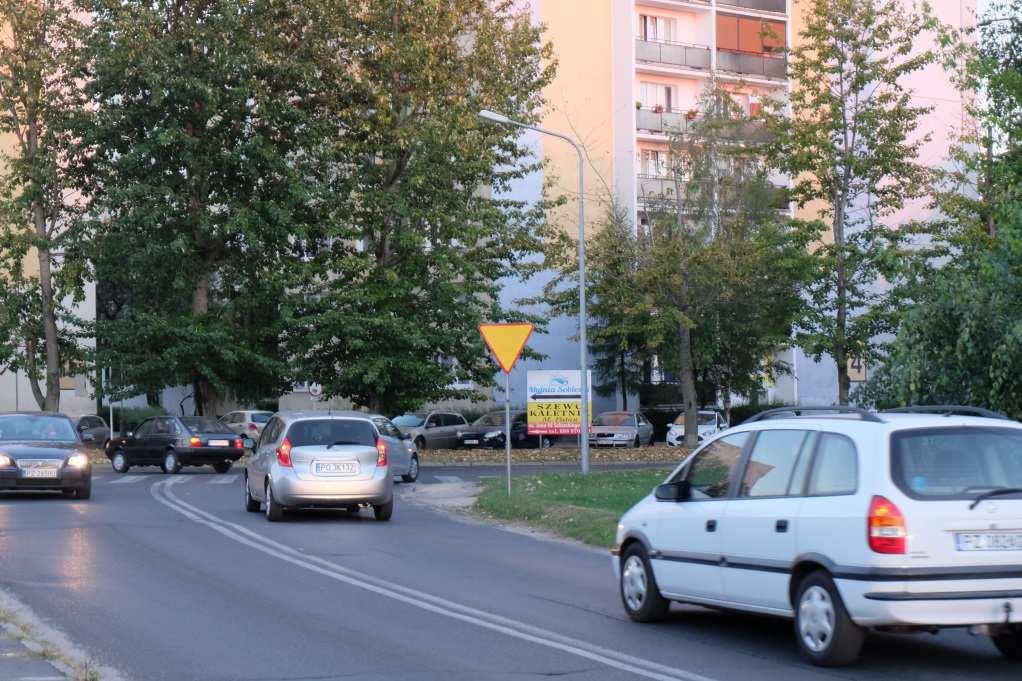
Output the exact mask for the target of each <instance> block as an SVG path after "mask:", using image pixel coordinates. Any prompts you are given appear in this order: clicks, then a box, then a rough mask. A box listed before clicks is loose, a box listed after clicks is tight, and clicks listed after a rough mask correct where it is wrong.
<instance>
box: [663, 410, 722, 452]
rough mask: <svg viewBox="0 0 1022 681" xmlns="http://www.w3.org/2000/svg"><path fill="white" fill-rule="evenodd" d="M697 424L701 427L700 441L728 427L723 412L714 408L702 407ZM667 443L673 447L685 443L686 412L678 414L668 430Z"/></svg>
mask: <svg viewBox="0 0 1022 681" xmlns="http://www.w3.org/2000/svg"><path fill="white" fill-rule="evenodd" d="M696 424H697V425H698V429H699V436H698V437H699V442H702V441H703V440H705V439H706V438H708V437H711V436H713V435H716V434H717V433H719V432H720V431H722V430H726V429H727V427H728V424H727V421H725V420H724V416H723V414H721V413H720V412H718V411H713V410H712V409H700V410H699V416H698V417H697V420H696ZM667 444H668V445H669V446H671V447H679V446H681V445H683V444H685V412H681V413H680V414H678V417H677V418H676V419H674V423H672V424H671V427H670V428H669V429H668V430H667Z"/></svg>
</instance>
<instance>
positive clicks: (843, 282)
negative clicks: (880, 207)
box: [834, 194, 849, 405]
mask: <svg viewBox="0 0 1022 681" xmlns="http://www.w3.org/2000/svg"><path fill="white" fill-rule="evenodd" d="M844 206H845V200H844V195H843V194H842V195H840V197H839V199H838V201H836V202H835V206H834V246H835V247H836V248H837V253H836V256H837V264H836V267H835V273H836V275H837V277H836V279H837V281H836V282H835V284H836V286H835V289H836V290H835V291H834V294H835V296H836V298H837V310H836V313H837V314H836V319H835V320H834V321H835V324H834V362H835V363H837V403H838V404H841V405H845V404H848V387H849V381H848V343H847V337H846V331H847V327H848V281H847V279H846V269H845V250H844V249H845V209H844Z"/></svg>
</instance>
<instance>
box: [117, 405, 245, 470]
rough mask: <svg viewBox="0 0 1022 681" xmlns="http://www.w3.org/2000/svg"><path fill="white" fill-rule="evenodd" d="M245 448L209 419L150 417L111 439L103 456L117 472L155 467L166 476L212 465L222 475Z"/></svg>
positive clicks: (225, 428) (222, 427)
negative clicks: (132, 429) (134, 428)
mask: <svg viewBox="0 0 1022 681" xmlns="http://www.w3.org/2000/svg"><path fill="white" fill-rule="evenodd" d="M245 445H246V442H245V438H242V437H239V436H238V435H235V434H234V432H233V431H232V430H231V429H230V428H228V427H227V426H225V425H224V424H223V423H221V422H220V421H218V420H217V419H215V418H212V417H209V416H154V417H152V418H148V419H146V420H145V421H143V422H142V423H140V424H139V426H138V428H137V429H136V430H135V431H133V432H132V431H128V432H126V433H124V435H123V436H120V437H116V438H113V439H112V440H111V441H110V444H109V445H107V450H106V455H107V458H108V459H110V463H111V464H112V465H113V469H114V471H115V472H117V473H127V472H128V470H130V469H131V467H132V466H159V467H160V468H162V469H163V472H164V473H170V474H173V473H178V472H179V471H180V470H181V468H182V467H184V466H212V467H213V470H215V471H216V472H217V473H221V474H223V473H226V472H227V471H229V470H231V466H232V465H233V464H234V462H235V461H237V460H238V459H240V458H241V457H242V455H244V453H245Z"/></svg>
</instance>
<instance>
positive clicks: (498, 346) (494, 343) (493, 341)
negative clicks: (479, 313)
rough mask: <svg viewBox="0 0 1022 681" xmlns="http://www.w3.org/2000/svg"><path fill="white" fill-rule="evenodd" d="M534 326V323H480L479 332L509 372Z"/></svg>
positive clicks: (507, 372) (502, 366) (504, 368)
mask: <svg viewBox="0 0 1022 681" xmlns="http://www.w3.org/2000/svg"><path fill="white" fill-rule="evenodd" d="M532 328H533V327H532V324H480V325H479V333H481V334H482V335H483V340H484V341H486V345H488V346H489V348H490V351H491V352H492V353H493V356H494V357H496V358H497V363H498V364H500V368H501V369H503V370H504V373H506V374H509V373H511V367H513V366H514V365H515V362H517V361H518V356H519V355H520V354H522V349H523V348H525V344H526V343H527V342H528V340H529V336H531V335H532Z"/></svg>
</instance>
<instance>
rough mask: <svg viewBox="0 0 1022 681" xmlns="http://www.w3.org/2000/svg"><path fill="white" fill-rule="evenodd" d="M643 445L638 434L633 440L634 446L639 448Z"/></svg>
mask: <svg viewBox="0 0 1022 681" xmlns="http://www.w3.org/2000/svg"><path fill="white" fill-rule="evenodd" d="M641 446H642V442H640V441H639V436H638V435H636V436H635V439H634V440H632V447H634V448H635V449H638V448H639V447H641Z"/></svg>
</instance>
